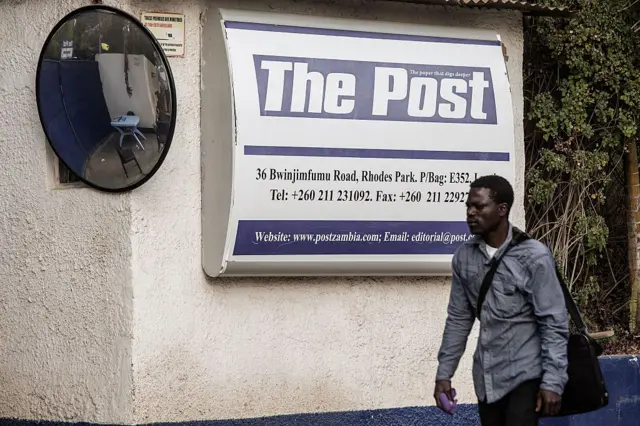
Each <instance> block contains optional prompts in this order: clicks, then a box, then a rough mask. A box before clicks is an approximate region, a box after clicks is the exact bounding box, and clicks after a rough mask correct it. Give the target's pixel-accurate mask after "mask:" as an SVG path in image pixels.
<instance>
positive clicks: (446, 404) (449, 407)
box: [440, 389, 458, 414]
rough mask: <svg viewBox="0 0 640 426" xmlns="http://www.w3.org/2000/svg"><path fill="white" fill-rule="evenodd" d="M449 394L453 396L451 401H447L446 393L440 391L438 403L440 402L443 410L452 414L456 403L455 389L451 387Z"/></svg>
mask: <svg viewBox="0 0 640 426" xmlns="http://www.w3.org/2000/svg"><path fill="white" fill-rule="evenodd" d="M451 396H453V398H454V400H453V401H449V398H448V397H447V394H446V393H444V392H442V393H441V394H440V403H441V404H442V407H443V408H444V411H446V412H447V413H449V414H453V412H454V411H455V410H456V403H457V402H458V401H457V400H456V399H455V397H456V391H455V389H451Z"/></svg>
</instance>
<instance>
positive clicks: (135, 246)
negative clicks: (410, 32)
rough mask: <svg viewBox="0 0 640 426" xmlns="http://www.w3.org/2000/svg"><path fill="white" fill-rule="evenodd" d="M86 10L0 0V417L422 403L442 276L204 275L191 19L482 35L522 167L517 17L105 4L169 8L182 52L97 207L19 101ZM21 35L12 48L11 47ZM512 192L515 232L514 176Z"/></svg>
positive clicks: (214, 414)
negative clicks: (162, 133)
mask: <svg viewBox="0 0 640 426" xmlns="http://www.w3.org/2000/svg"><path fill="white" fill-rule="evenodd" d="M204 1H205V0H203V2H204ZM88 3H89V2H88V1H87V2H81V1H72V0H67V1H64V2H39V1H37V0H26V1H21V2H18V1H9V2H7V1H5V2H1V3H0V16H3V18H5V22H9V23H10V24H8V25H4V26H0V70H2V74H3V78H2V79H0V95H2V98H3V101H5V104H8V105H12V108H10V109H7V108H3V109H0V135H2V143H0V164H2V167H1V168H0V213H1V214H0V220H1V223H2V229H0V232H2V234H1V235H2V237H1V238H0V278H1V281H2V285H0V336H2V338H1V339H0V401H3V402H4V401H8V403H6V404H5V403H0V417H19V418H37V419H73V420H89V421H99V422H122V423H130V422H136V423H139V422H149V421H173V420H176V421H177V420H181V421H184V420H189V419H218V418H220V419H222V418H234V417H252V416H266V415H274V414H282V413H299V412H313V411H333V410H357V409H368V408H383V407H400V406H411V405H424V404H432V399H431V393H432V389H433V379H434V374H435V368H436V351H437V349H438V345H439V342H440V336H441V332H442V328H443V324H444V315H445V310H446V302H447V297H448V284H447V282H446V280H445V279H435V280H427V279H406V278H348V279H346V278H344V279H338V278H336V279H332V278H316V279H278V278H274V279H225V280H208V279H207V278H205V275H204V273H203V271H202V267H201V253H200V247H201V240H200V146H199V139H200V113H199V112H200V95H201V79H200V72H199V70H200V27H199V23H200V19H201V13H202V12H203V11H205V10H206V7H207V6H208V7H213V6H215V5H221V6H225V7H230V6H232V7H243V8H251V7H255V8H256V9H260V10H273V11H283V12H292V13H306V14H322V15H327V16H341V17H355V18H364V19H385V20H394V21H404V22H422V23H427V24H431V23H434V24H452V25H470V26H478V27H489V28H496V29H498V30H499V31H500V33H501V34H502V36H503V38H504V42H505V44H506V46H507V49H508V54H509V64H508V69H509V75H510V78H511V82H512V85H513V97H514V100H515V104H514V112H515V116H514V119H515V123H516V141H517V149H516V153H517V164H516V169H517V170H523V169H524V160H523V155H524V150H523V129H522V115H523V110H522V78H521V66H522V63H521V58H522V38H521V26H520V24H521V23H520V17H519V15H518V14H517V13H506V12H489V11H482V12H480V11H476V10H463V9H448V10H445V9H443V8H426V7H420V6H410V5H402V4H384V3H382V2H380V3H363V4H362V3H360V2H356V1H354V2H353V3H349V2H347V1H345V2H340V3H339V4H324V3H321V2H319V1H307V2H301V1H296V2H289V1H283V0H273V1H270V2H269V3H268V4H265V3H264V2H261V1H258V0H250V1H236V2H231V1H228V2H225V3H215V4H214V3H209V2H205V3H201V2H200V1H197V0H191V1H185V2H176V3H170V2H169V1H158V2H154V1H142V0H139V1H138V0H128V1H125V0H122V1H120V2H119V3H120V4H121V5H122V7H123V8H124V9H125V10H128V11H130V12H132V13H134V15H136V16H139V12H140V11H142V10H145V11H151V10H156V11H157V10H160V11H161V10H165V11H171V12H182V13H185V15H186V31H187V34H186V56H185V57H184V58H173V59H171V60H170V62H171V67H172V70H173V73H174V77H175V82H176V87H177V91H178V111H179V116H178V124H177V128H176V133H175V139H174V142H173V145H172V147H171V149H170V152H169V155H168V157H167V159H166V162H165V164H164V166H163V167H162V168H161V169H160V171H159V172H158V173H157V174H156V176H155V177H154V178H153V179H152V180H150V181H149V182H148V183H147V184H146V185H144V186H142V187H141V188H139V189H137V190H135V191H134V192H133V193H131V194H129V195H111V194H100V193H97V192H95V191H92V190H89V189H68V190H52V182H51V177H50V176H51V170H50V169H51V161H50V159H48V154H47V151H46V148H45V146H46V144H45V140H44V135H43V133H42V130H41V128H40V125H39V121H38V115H37V110H36V105H35V69H36V62H37V57H38V54H39V49H40V47H41V44H42V42H43V41H44V39H45V37H46V35H47V33H48V31H49V29H50V28H51V27H53V25H54V24H55V22H56V21H57V20H58V19H59V18H60V17H62V15H63V14H64V13H65V12H67V11H70V10H71V9H72V8H73V7H77V6H79V5H81V4H88ZM105 3H107V4H112V5H113V4H116V3H118V2H115V1H108V0H107V1H105ZM45 4H46V5H45ZM202 16H203V19H204V20H205V24H206V25H217V22H214V23H211V22H209V23H206V17H207V13H206V11H205V13H203V15H202ZM22 25H26V26H27V28H28V32H26V34H29V36H28V37H21V36H18V34H25V31H24V30H23V31H21V30H20V29H19V28H18V27H19V26H22ZM202 89H203V91H202V93H203V94H204V95H205V96H206V94H207V88H206V86H205V87H203V88H202ZM16 113H17V114H16ZM516 191H517V193H518V194H520V197H519V198H518V203H517V206H516V208H515V210H514V219H515V220H516V222H517V223H519V224H522V223H523V219H522V218H523V206H522V194H523V176H522V175H520V176H519V180H518V182H517V185H516ZM131 344H132V348H131V347H130V346H131ZM474 346H475V339H471V341H470V342H469V345H468V348H469V349H468V354H467V355H466V356H465V359H464V361H463V362H462V363H461V365H460V370H459V371H460V373H459V374H458V376H457V377H456V378H455V382H456V385H457V387H458V390H459V394H460V397H461V400H462V401H463V402H473V401H474V397H473V389H472V385H471V375H470V367H471V364H470V359H471V352H472V349H473V348H474Z"/></svg>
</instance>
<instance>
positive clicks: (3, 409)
mask: <svg viewBox="0 0 640 426" xmlns="http://www.w3.org/2000/svg"><path fill="white" fill-rule="evenodd" d="M87 3H88V2H87V1H76V0H67V1H59V2H58V1H56V2H53V1H51V2H41V1H37V0H28V1H2V2H0V16H1V17H2V22H3V24H2V25H0V75H2V78H0V99H2V108H0V418H1V417H18V418H28V419H86V420H93V421H100V420H109V421H117V422H126V421H129V420H130V419H131V417H132V400H131V393H132V386H133V382H132V368H131V330H132V321H133V319H132V298H131V254H132V253H131V238H130V230H131V212H130V208H131V204H130V196H129V195H110V196H107V195H104V194H100V193H98V192H96V191H92V190H90V189H69V190H54V189H53V186H54V185H53V178H52V165H53V161H52V155H51V153H50V152H49V150H48V148H47V144H46V142H45V137H44V133H43V131H42V128H41V126H40V122H39V118H38V110H37V107H36V94H35V81H36V66H37V62H38V56H39V54H40V49H41V47H42V45H43V43H44V40H45V38H46V37H47V35H48V34H49V31H50V30H51V29H52V28H53V26H54V25H55V24H56V22H57V21H58V20H59V19H60V18H62V16H63V15H64V14H66V13H68V12H70V11H71V10H73V9H75V8H76V7H79V6H81V5H85V4H87Z"/></svg>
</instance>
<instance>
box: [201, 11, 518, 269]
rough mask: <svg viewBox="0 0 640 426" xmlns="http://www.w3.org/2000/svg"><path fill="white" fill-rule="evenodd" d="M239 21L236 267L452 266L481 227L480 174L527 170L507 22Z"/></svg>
mask: <svg viewBox="0 0 640 426" xmlns="http://www.w3.org/2000/svg"><path fill="white" fill-rule="evenodd" d="M224 18H225V15H224V14H223V20H222V27H223V29H222V31H223V32H224V35H225V40H226V50H227V55H228V61H229V67H230V76H231V84H232V91H233V110H234V113H235V127H234V131H235V145H234V147H233V177H232V188H233V190H232V203H231V207H230V211H229V226H228V230H227V238H226V245H225V250H224V259H223V262H222V264H221V265H219V266H218V267H217V268H218V270H219V271H220V273H221V274H222V275H224V274H229V275H270V274H276V275H317V274H321V275H344V274H351V275H379V274H392V275H403V274H411V275H415V274H424V275H433V274H446V273H448V272H449V270H450V269H449V268H450V260H451V256H452V254H453V253H454V251H455V250H456V248H457V247H458V246H459V245H460V244H461V243H463V242H464V241H466V240H467V239H468V238H469V237H470V235H469V233H468V228H467V225H466V223H465V200H466V197H467V193H468V190H469V184H470V183H471V182H472V181H473V180H474V179H475V178H476V177H479V176H482V175H485V174H493V173H496V174H500V175H502V176H505V177H506V178H508V179H509V180H511V181H512V182H513V177H514V163H513V161H514V158H513V155H514V126H513V117H512V104H511V93H510V88H509V83H508V79H507V74H506V67H505V63H504V58H503V54H502V48H501V43H500V41H499V38H498V36H497V34H495V33H492V32H489V31H484V30H470V29H458V31H456V29H455V28H448V29H438V28H428V29H427V30H428V31H426V32H427V34H425V29H424V27H412V26H409V27H403V26H402V25H398V24H388V25H387V26H385V25H381V23H379V22H376V23H374V24H370V23H361V22H355V21H353V22H352V21H339V20H332V21H329V20H327V21H323V20H314V21H313V22H314V25H313V26H310V25H308V24H307V22H306V21H304V22H298V21H296V19H297V18H295V17H287V18H286V19H288V20H289V21H287V22H286V23H285V24H283V22H281V21H278V17H274V16H271V15H269V17H266V16H264V15H260V14H253V15H242V14H240V15H234V14H233V13H231V12H229V15H228V16H227V17H226V19H224ZM280 19H285V18H280ZM368 25H369V26H370V27H371V29H372V28H376V31H372V30H367V28H369V27H368ZM354 28H361V29H362V30H359V29H358V30H354ZM381 28H383V29H384V30H386V31H381V30H380V29H381ZM439 31H440V33H439ZM456 34H457V36H456ZM205 173H206V170H205ZM203 220H205V221H206V220H207V218H204V219H203ZM205 258H206V256H205ZM205 263H206V262H205ZM211 269H213V268H211ZM205 270H209V268H207V266H206V264H205ZM217 274H218V273H216V275H217Z"/></svg>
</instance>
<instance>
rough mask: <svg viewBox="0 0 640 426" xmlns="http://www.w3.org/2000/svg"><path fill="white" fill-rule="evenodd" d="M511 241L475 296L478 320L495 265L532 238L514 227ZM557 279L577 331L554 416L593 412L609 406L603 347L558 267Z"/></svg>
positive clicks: (572, 335)
mask: <svg viewBox="0 0 640 426" xmlns="http://www.w3.org/2000/svg"><path fill="white" fill-rule="evenodd" d="M512 235H513V238H512V241H511V243H510V244H509V245H508V246H507V247H506V248H505V250H504V252H503V253H502V255H501V256H500V258H498V259H496V258H495V257H494V258H493V259H492V260H491V264H490V267H489V271H488V272H487V274H486V275H485V276H484V279H483V280H482V286H481V287H480V292H479V294H478V307H477V309H476V317H477V318H478V320H480V311H481V309H482V304H483V303H484V299H485V297H486V296H487V292H488V291H489V287H491V283H492V281H493V277H494V275H495V273H496V270H497V269H498V265H499V264H500V261H501V260H502V258H503V257H504V256H505V255H506V254H507V252H508V251H509V250H510V249H511V248H512V247H514V246H516V245H518V244H520V243H521V242H523V241H525V240H527V239H529V238H531V237H530V236H529V235H527V234H526V233H524V232H522V231H521V230H519V229H517V228H515V227H514V228H513V231H512ZM556 276H557V277H558V281H559V282H560V286H561V287H562V293H563V294H564V299H565V304H566V306H567V311H568V312H569V316H570V317H571V320H572V321H573V322H574V324H575V325H576V328H577V332H575V333H571V335H570V336H569V342H568V347H567V351H568V354H567V355H568V361H569V364H568V368H567V373H568V375H569V381H568V382H567V384H566V385H565V388H564V393H563V395H562V408H561V409H560V412H559V413H558V414H556V415H555V416H554V417H563V416H570V415H574V414H583V413H588V412H591V411H596V410H598V409H600V408H602V407H606V406H607V405H608V404H609V393H608V392H607V386H606V384H605V382H604V377H603V376H602V371H601V369H600V363H599V361H598V357H599V356H600V355H601V354H602V346H601V345H600V344H599V343H598V342H596V341H595V340H594V339H592V338H591V337H590V336H589V333H588V332H587V326H586V324H585V323H584V321H583V319H582V316H581V315H580V311H579V310H578V307H577V306H576V302H575V301H574V300H573V297H572V296H571V293H570V292H569V288H568V287H567V285H566V283H565V282H564V280H563V278H562V275H561V274H560V271H559V270H558V267H557V266H556Z"/></svg>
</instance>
